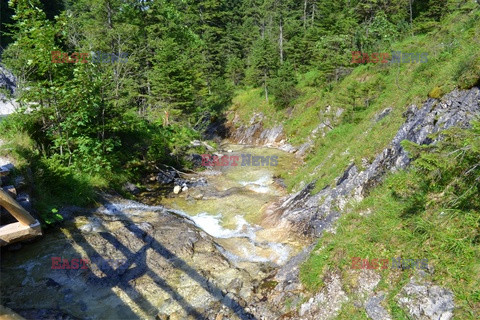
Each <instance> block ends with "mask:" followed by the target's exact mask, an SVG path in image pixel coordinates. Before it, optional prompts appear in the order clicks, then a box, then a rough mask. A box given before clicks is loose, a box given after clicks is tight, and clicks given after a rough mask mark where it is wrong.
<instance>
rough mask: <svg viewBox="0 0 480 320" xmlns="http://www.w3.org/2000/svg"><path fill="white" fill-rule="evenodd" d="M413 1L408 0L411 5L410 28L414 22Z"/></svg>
mask: <svg viewBox="0 0 480 320" xmlns="http://www.w3.org/2000/svg"><path fill="white" fill-rule="evenodd" d="M412 2H413V0H409V1H408V3H409V5H410V29H412V23H413V12H412Z"/></svg>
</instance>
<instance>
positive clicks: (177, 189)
mask: <svg viewBox="0 0 480 320" xmlns="http://www.w3.org/2000/svg"><path fill="white" fill-rule="evenodd" d="M180 191H182V187H180V186H175V187H174V188H173V193H175V194H179V193H180Z"/></svg>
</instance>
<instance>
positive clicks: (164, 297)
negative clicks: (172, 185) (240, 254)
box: [0, 199, 256, 320]
mask: <svg viewBox="0 0 480 320" xmlns="http://www.w3.org/2000/svg"><path fill="white" fill-rule="evenodd" d="M85 222H87V223H86V224H85ZM81 225H83V226H86V225H89V227H88V228H89V229H90V232H85V230H81V229H84V228H83V227H79V226H81ZM63 227H64V228H66V229H67V230H68V237H69V238H71V239H72V240H71V243H70V242H68V241H65V239H64V236H63V235H62V234H61V233H60V234H46V235H45V237H44V238H43V239H42V240H40V241H38V243H34V244H30V246H34V247H33V248H32V250H33V252H35V253H36V254H38V255H39V257H40V256H41V257H42V258H41V259H40V260H38V261H37V259H33V260H31V261H28V259H27V260H26V261H24V262H20V261H18V263H15V264H12V265H5V263H4V262H3V261H2V268H1V269H0V272H1V273H2V274H1V275H2V279H6V280H7V278H8V281H2V292H5V293H8V295H6V296H5V298H4V299H3V300H2V303H4V304H5V305H6V306H7V307H8V306H10V307H15V309H16V310H17V309H18V310H22V309H25V308H28V309H30V311H29V313H28V315H29V317H28V319H46V318H48V314H46V313H45V314H41V312H42V311H41V310H44V309H49V310H57V309H58V310H59V312H60V313H64V314H67V313H68V315H72V319H73V318H75V317H78V318H81V319H92V320H94V319H138V318H142V319H155V318H160V319H162V318H165V317H167V318H168V317H170V318H168V319H172V315H175V316H176V317H177V319H200V318H204V319H215V316H216V315H217V314H220V313H221V314H223V315H224V318H225V319H238V318H240V319H252V318H253V316H252V315H250V314H249V312H247V311H246V310H245V308H246V306H247V303H246V301H248V299H249V298H250V296H249V294H251V292H253V291H254V290H255V285H256V284H255V283H256V281H254V280H253V278H252V276H251V275H250V274H249V273H248V272H247V271H244V270H242V269H239V268H237V267H235V266H234V265H232V264H231V263H230V262H229V260H228V259H227V258H226V257H225V256H224V255H223V254H222V253H221V252H220V251H219V250H218V249H217V245H216V243H215V240H214V239H213V238H212V237H211V236H209V235H207V234H206V233H205V232H203V231H201V230H199V229H198V228H197V227H195V225H194V224H193V223H191V222H190V220H188V219H186V218H184V217H182V216H180V215H178V214H172V213H169V212H167V211H166V210H165V209H164V208H163V207H149V206H145V205H142V204H140V203H136V202H133V201H119V202H117V201H115V200H114V199H109V200H108V202H106V203H105V204H104V206H103V207H101V208H99V209H97V210H95V211H93V212H90V213H86V212H83V213H77V215H76V216H75V218H74V220H73V221H70V222H68V224H66V225H64V226H63ZM10 254H14V253H10ZM58 256H62V257H64V258H68V259H69V260H71V259H72V258H86V259H90V260H91V261H95V262H98V263H100V265H102V266H103V267H101V268H100V267H99V268H94V267H93V266H91V267H89V268H88V269H86V270H81V269H78V270H74V269H70V270H66V269H64V270H52V269H51V268H50V266H51V264H52V262H51V259H50V257H58ZM19 257H20V256H19ZM2 260H3V256H2ZM116 262H118V263H116ZM6 274H9V276H8V277H4V275H6ZM38 279H45V282H46V284H45V285H39V283H38ZM19 287H21V288H22V290H17V289H15V288H19ZM45 287H47V289H51V290H49V294H47V295H45ZM39 296H41V297H42V299H38V297H39ZM105 306H108V308H106V307H105ZM139 306H140V307H141V308H140V307H139ZM18 310H17V311H18ZM221 310H223V311H221ZM44 316H45V317H44ZM48 319H60V318H57V317H51V318H48Z"/></svg>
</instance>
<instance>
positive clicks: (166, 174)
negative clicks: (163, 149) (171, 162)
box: [157, 169, 178, 184]
mask: <svg viewBox="0 0 480 320" xmlns="http://www.w3.org/2000/svg"><path fill="white" fill-rule="evenodd" d="M177 177H178V173H177V171H175V170H173V169H170V170H161V171H160V172H159V173H158V174H157V181H158V182H160V183H161V184H170V183H172V182H173V181H174V180H175V178H177Z"/></svg>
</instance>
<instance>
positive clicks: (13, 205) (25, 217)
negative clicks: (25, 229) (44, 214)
mask: <svg viewBox="0 0 480 320" xmlns="http://www.w3.org/2000/svg"><path fill="white" fill-rule="evenodd" d="M0 206H2V207H4V208H5V209H7V211H8V212H9V213H10V214H11V215H12V216H14V217H15V219H17V220H18V221H19V222H20V223H22V224H23V225H26V226H29V225H32V224H35V223H36V222H37V220H35V218H34V217H32V216H31V215H30V213H28V211H27V210H25V209H24V208H23V207H22V206H21V205H19V204H18V203H17V201H15V200H14V199H13V198H12V197H10V196H9V195H8V194H7V193H6V192H5V191H3V190H2V189H0Z"/></svg>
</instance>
